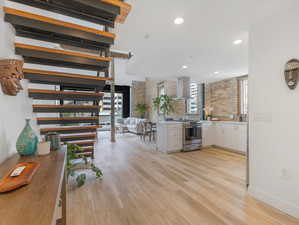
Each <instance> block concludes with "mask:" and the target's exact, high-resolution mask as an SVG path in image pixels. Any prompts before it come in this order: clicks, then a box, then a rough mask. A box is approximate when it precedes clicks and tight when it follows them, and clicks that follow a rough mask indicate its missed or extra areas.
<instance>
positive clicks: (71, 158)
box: [66, 144, 103, 187]
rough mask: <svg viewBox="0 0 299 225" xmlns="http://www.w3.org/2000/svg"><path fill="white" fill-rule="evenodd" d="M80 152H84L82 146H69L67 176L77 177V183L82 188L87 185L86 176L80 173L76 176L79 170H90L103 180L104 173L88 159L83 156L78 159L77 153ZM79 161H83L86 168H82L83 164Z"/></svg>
mask: <svg viewBox="0 0 299 225" xmlns="http://www.w3.org/2000/svg"><path fill="white" fill-rule="evenodd" d="M80 151H82V152H83V151H84V150H83V149H82V148H81V147H80V146H78V145H75V144H67V160H66V168H67V176H68V177H69V176H72V177H74V176H76V182H77V186H78V187H81V186H83V185H84V184H85V181H86V174H85V173H80V174H76V171H78V170H82V169H83V170H84V169H90V170H91V171H93V172H94V173H95V175H96V177H97V178H102V176H103V173H102V171H101V170H100V169H99V168H98V167H96V166H95V165H94V164H93V163H88V159H87V158H86V157H85V156H84V155H83V156H81V157H78V155H77V153H78V152H80ZM78 159H81V161H82V160H83V164H85V166H83V167H80V166H81V165H82V162H81V161H80V160H79V161H78Z"/></svg>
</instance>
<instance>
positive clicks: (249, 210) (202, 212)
mask: <svg viewBox="0 0 299 225" xmlns="http://www.w3.org/2000/svg"><path fill="white" fill-rule="evenodd" d="M95 163H96V164H97V165H98V166H99V167H101V168H102V169H103V171H104V178H103V180H102V181H100V180H96V179H94V177H93V176H92V175H91V174H89V175H88V181H87V183H86V185H85V186H84V187H82V188H80V189H76V188H73V185H72V184H70V185H69V193H68V225H245V224H246V225H298V224H299V220H296V219H295V218H292V217H290V216H287V215H285V214H283V213H282V212H280V211H278V210H275V209H273V208H271V207H270V206H267V205H266V204H263V203H261V202H259V201H256V200H254V199H253V198H251V197H249V196H248V195H247V194H246V189H245V157H244V156H241V155H238V154H234V153H229V152H225V151H223V150H218V149H206V150H203V151H198V152H191V153H179V154H172V155H165V154H162V153H158V152H156V151H155V150H154V148H153V145H151V144H148V143H146V144H144V143H143V142H142V141H140V140H139V139H138V138H136V137H135V136H131V135H124V136H120V137H119V138H118V142H117V143H115V144H111V143H110V142H109V139H108V138H107V139H104V140H101V143H100V144H99V145H98V146H97V151H96V159H95Z"/></svg>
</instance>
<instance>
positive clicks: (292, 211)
mask: <svg viewBox="0 0 299 225" xmlns="http://www.w3.org/2000/svg"><path fill="white" fill-rule="evenodd" d="M248 193H249V194H250V195H251V196H252V197H254V198H256V199H258V200H260V201H263V202H265V203H267V204H269V205H271V206H272V207H274V208H277V209H279V210H281V211H282V212H284V213H286V214H288V215H290V216H293V217H295V218H298V219H299V207H298V206H296V205H294V204H292V203H289V202H285V201H281V200H279V199H277V198H275V197H272V196H270V195H268V194H267V193H266V192H264V191H261V190H258V189H257V188H253V187H251V186H249V188H248Z"/></svg>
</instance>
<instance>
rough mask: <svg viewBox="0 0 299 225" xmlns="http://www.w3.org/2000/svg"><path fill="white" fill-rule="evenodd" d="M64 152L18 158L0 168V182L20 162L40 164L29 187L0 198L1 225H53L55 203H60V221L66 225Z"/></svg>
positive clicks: (55, 211) (15, 157) (0, 195)
mask: <svg viewBox="0 0 299 225" xmlns="http://www.w3.org/2000/svg"><path fill="white" fill-rule="evenodd" d="M65 160H66V152H64V151H55V152H51V154H50V155H48V156H32V157H22V158H20V157H19V156H18V155H15V156H13V157H12V158H10V159H8V160H7V161H5V162H4V163H3V164H1V165H0V178H2V177H3V176H4V175H6V174H7V173H8V172H9V171H10V170H11V169H12V168H14V166H15V165H16V164H17V163H19V162H29V161H31V162H32V161H34V162H40V163H41V166H40V168H39V169H38V171H37V172H36V174H35V175H34V177H33V179H32V181H31V183H30V184H29V185H27V186H24V187H22V188H20V189H18V190H15V191H12V192H9V193H4V194H0V225H21V224H26V225H55V224H56V223H57V219H58V218H57V215H56V214H57V211H58V202H59V200H60V198H61V200H62V219H60V220H59V223H58V224H62V225H66V176H65Z"/></svg>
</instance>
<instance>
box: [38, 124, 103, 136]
mask: <svg viewBox="0 0 299 225" xmlns="http://www.w3.org/2000/svg"><path fill="white" fill-rule="evenodd" d="M99 128H101V126H85V127H84V126H79V127H57V128H42V129H40V133H41V134H42V135H43V134H47V133H49V132H55V133H59V134H75V133H90V132H96V131H97V129H99Z"/></svg>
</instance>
